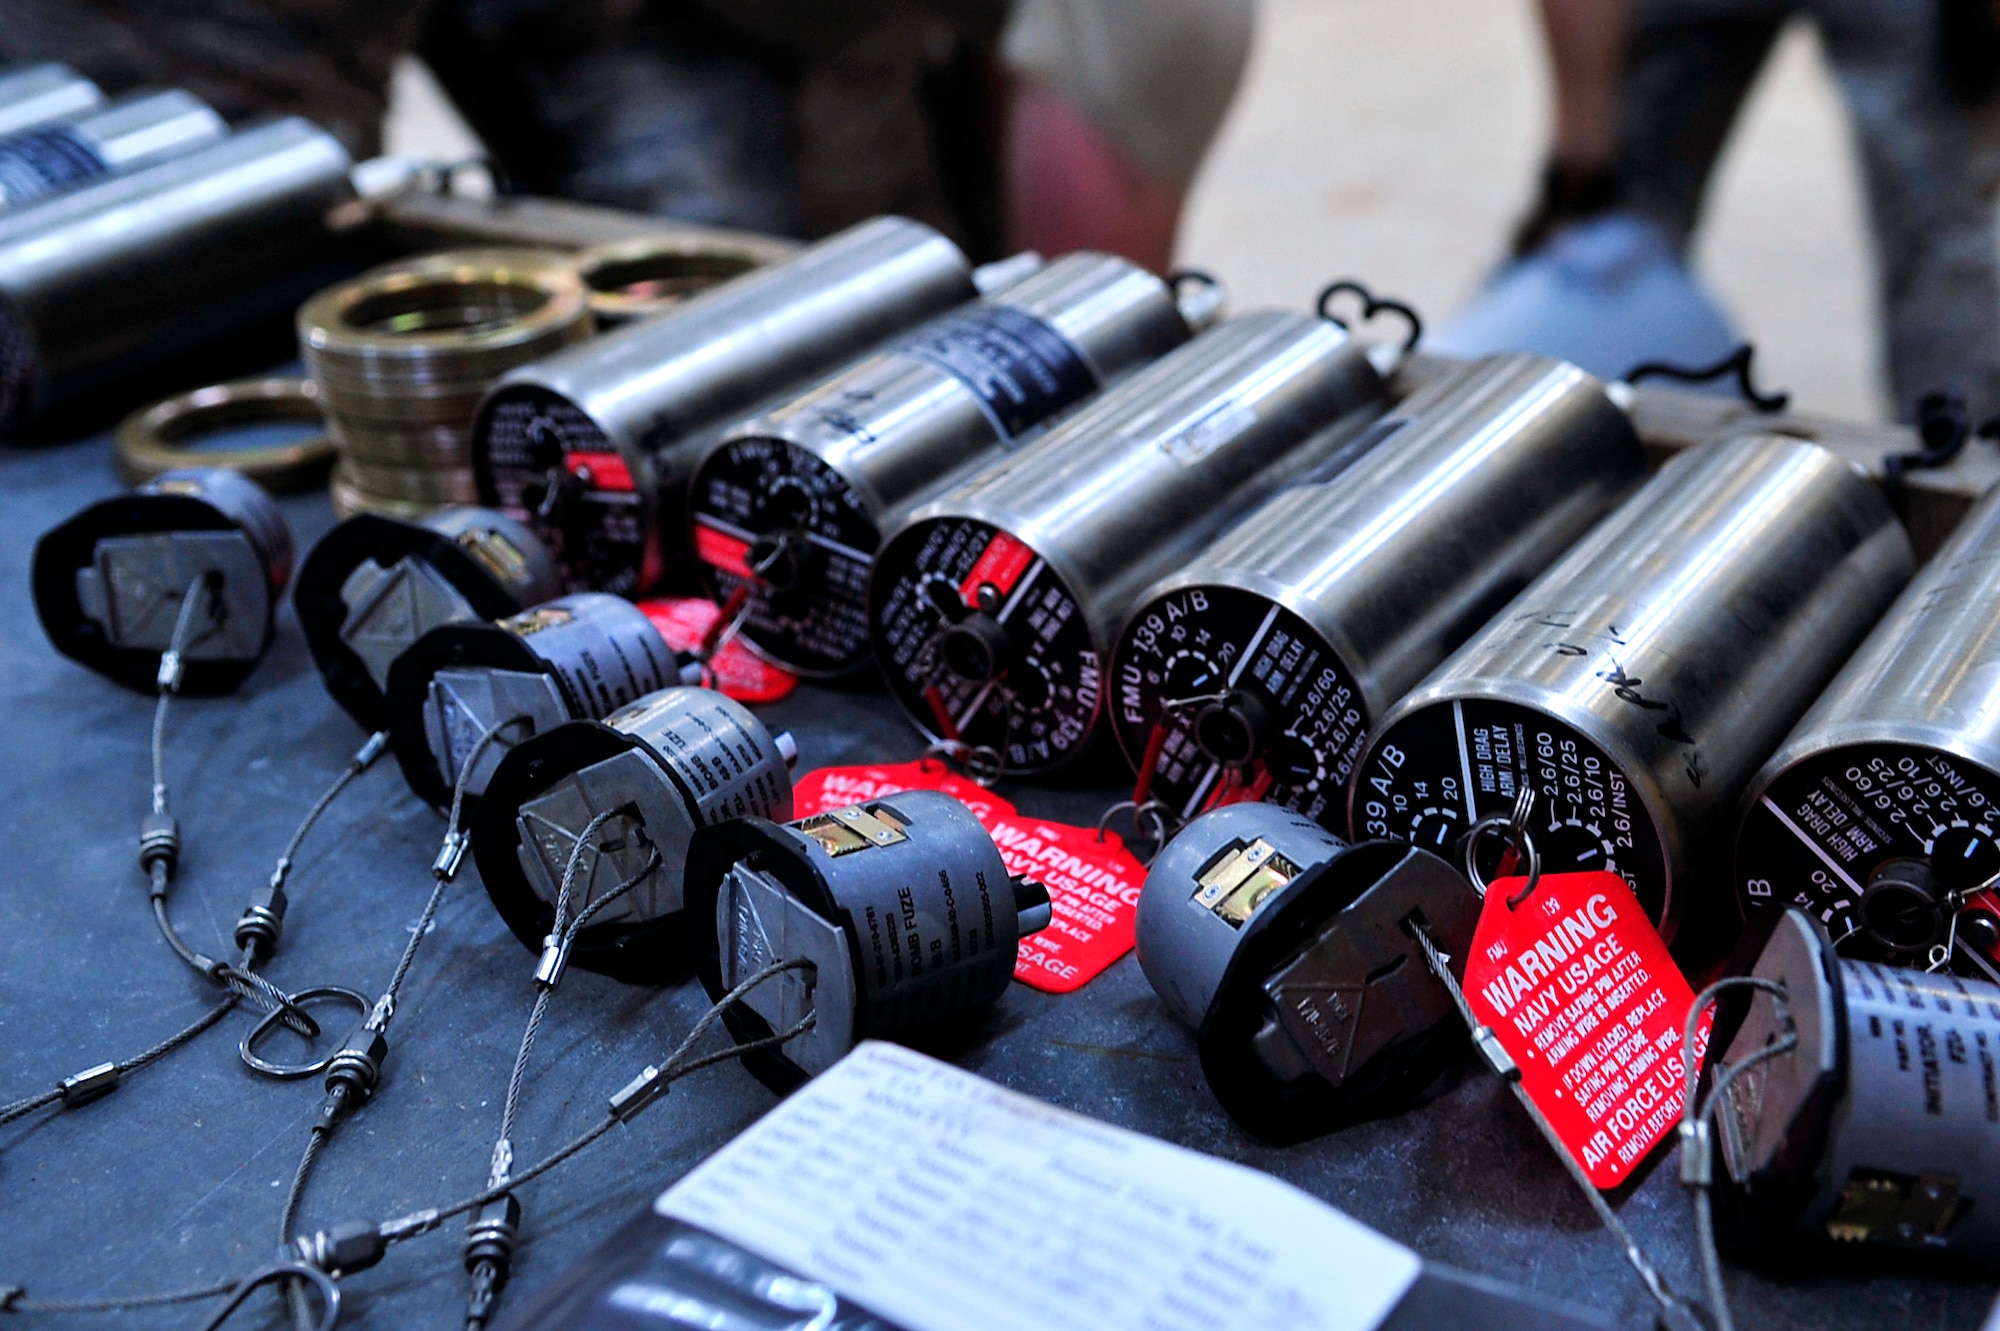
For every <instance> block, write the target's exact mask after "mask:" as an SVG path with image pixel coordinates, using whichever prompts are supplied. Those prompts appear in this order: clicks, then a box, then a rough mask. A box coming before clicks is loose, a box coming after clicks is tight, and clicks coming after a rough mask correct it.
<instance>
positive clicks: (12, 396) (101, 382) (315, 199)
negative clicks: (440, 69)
mask: <svg viewBox="0 0 2000 1331" xmlns="http://www.w3.org/2000/svg"><path fill="white" fill-rule="evenodd" d="M349 167H350V163H349V161H348V157H347V152H346V150H345V149H344V148H342V147H341V146H340V141H339V140H338V139H335V138H334V137H333V136H332V135H330V134H328V133H326V132H325V131H324V130H321V129H319V128H317V127H315V126H313V125H311V124H308V123H307V122H306V121H303V120H298V119H285V120H277V121H273V122H271V123H269V124H265V125H260V126H257V127H256V128H253V129H246V130H242V131H240V132H238V133H236V134H232V135H230V136H229V137H228V138H225V139H222V140H221V141H219V142H216V143H212V144H209V145H208V146H206V147H203V148H198V149H195V150H194V151H192V152H186V153H183V154H181V155H180V156H178V157H173V158H170V159H168V160H167V161H164V162H156V163H154V164H153V165H151V166H148V167H143V168H141V169H139V170H137V171H132V172H129V173H127V174H125V175H118V176H110V177H107V178H105V179H103V180H98V181H95V182H93V183H91V184H89V185H85V186H83V187H82V188H80V189H74V190H71V191H69V192H68V193H66V194H59V195H54V196H52V197H49V198H45V199H42V200H40V201H38V202H35V203H31V204H28V205H26V206H24V207H20V208H15V209H12V210H9V211H7V212H6V213H4V214H0V429H8V428H14V427H16V426H19V425H22V424H24V423H26V422H27V421H28V420H30V419H31V418H33V417H34V416H36V415H37V414H39V413H41V412H43V411H46V410H48V409H49V408H52V407H56V406H59V405H61V404H63V403H65V402H70V401H73V400H75V399H77V398H79V397H81V396H83V395H85V394H89V393H95V392H98V391H101V390H103V389H105V388H106V387H108V386H112V385H115V384H117V383H118V381H119V380H120V379H121V378H123V377H125V376H129V375H132V374H135V373H137V372H139V371H141V370H145V369H149V368H152V367H153V366H156V365H159V364H161V363H163V362H165V361H167V360H169V359H171V358H173V357H175V356H180V355H185V354H187V353H190V352H192V351H195V350H198V349H199V348H201V347H203V346H205V345H208V344H210V343H213V342H215V341H217V340H219V339H222V338H224V337H227V336H229V335H231V334H235V333H240V332H243V331H244V330H246V329H250V328H254V327H256V326H257V325H259V324H260V323H262V322H264V321H267V320H270V319H272V318H274V317H275V316H279V315H282V314H284V313H286V312H288V311H290V310H291V309H292V308H293V307H295V306H296V305H297V304H298V302H299V301H300V300H301V299H303V298H304V297H305V296H306V295H307V294H308V293H309V292H311V291H313V290H314V289H315V288H317V287H319V286H321V285H324V283H325V281H326V280H327V278H328V277H329V276H331V275H332V273H333V271H334V268H335V266H336V264H337V262H338V260H339V247H338V245H337V243H336V239H335V237H334V235H333V233H332V232H331V231H330V230H329V227H328V215H329V214H330V213H332V212H333V211H334V210H335V209H336V208H338V207H339V206H340V205H342V204H345V203H348V202H350V201H352V199H353V198H354V189H353V186H352V184H351V183H350V182H349V179H348V171H349Z"/></svg>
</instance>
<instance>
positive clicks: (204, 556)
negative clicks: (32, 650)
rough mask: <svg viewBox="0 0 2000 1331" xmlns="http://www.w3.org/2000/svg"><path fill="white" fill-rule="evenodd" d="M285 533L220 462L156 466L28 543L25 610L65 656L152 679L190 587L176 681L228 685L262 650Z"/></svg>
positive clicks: (285, 559) (140, 685)
mask: <svg viewBox="0 0 2000 1331" xmlns="http://www.w3.org/2000/svg"><path fill="white" fill-rule="evenodd" d="M291 576H292V533H291V528H290V527H288V526H286V524H285V515H284V513H283V512H282V511H281V510H280V509H279V508H278V505H277V503H276V502H275V501H273V500H272V498H271V496H269V495H268V494H266V493H264V491H263V490H262V489H260V488H259V487H258V486H257V484H256V482H254V481H250V480H246V479H245V478H243V477H242V476H239V475H237V474H236V473H235V472H233V471H226V470H223V469H221V468H187V469H184V470H179V471H169V472H164V473H162V474H161V475H159V476H157V477H155V478H154V479H153V480H151V481H149V482H147V483H146V484H145V485H143V486H141V487H140V488H139V489H138V490H136V491H134V492H132V493H131V494H124V495H118V496H116V497H114V498H111V499H105V500H100V501H99V502H98V503H95V504H92V505H91V506H90V507H88V508H86V509H84V510H83V511H82V512H81V513H78V514H77V515H76V516H75V517H72V518H70V519H69V520H68V521H67V522H64V523H63V524H62V525H61V526H58V527H56V528H54V529H53V530H51V531H49V532H47V533H45V534H44V535H43V536H42V538H41V539H40V540H39V541H37V542H36V543H35V554H34V573H33V579H34V592H35V609H36V612H37V613H38V614H39V615H40V616H41V620H42V627H43V629H44V630H45V631H46V632H47V633H48V635H49V642H50V643H51V644H53V645H54V647H55V649H56V650H57V651H59V652H61V653H62V654H63V655H64V656H67V657H70V658H71V659H73V660H76V661H80V662H82V663H83V664H84V665H86V666H89V667H90V668H91V669H92V670H95V671H98V672H99V673H101V674H104V675H108V676H110V677H111V678H112V679H115V680H117V681H118V682H119V683H121V684H124V685H126V686H127V687H129V688H134V689H139V690H141V691H142V692H146V693H151V692H153V691H154V690H155V689H156V688H157V687H159V683H158V681H159V678H160V671H161V669H162V666H161V660H160V658H161V654H162V653H163V652H165V651H167V650H168V648H169V647H171V646H172V644H173V640H174V632H175V628H176V625H177V624H178V623H179V621H180V618H181V614H182V608H183V603H184V601H185V600H186V598H187V596H188V594H189V589H190V588H192V587H194V586H195V585H196V583H197V582H199V584H200V590H199V591H197V592H196V593H195V594H196V595H199V596H201V597H203V598H204V602H203V604H202V605H200V606H198V607H196V608H195V609H194V611H193V612H192V614H193V619H192V621H191V622H190V624H189V627H188V631H187V634H186V635H185V636H184V638H183V641H182V644H181V648H180V659H181V661H182V662H183V665H182V667H181V669H182V675H181V679H180V683H179V686H178V687H179V689H180V691H182V692H185V693H226V692H228V691H229V690H230V689H233V688H235V687H236V686H237V685H238V684H240V683H242V682H243V680H244V678H245V677H246V676H248V675H249V673H250V672H251V671H252V670H254V669H256V666H257V663H258V662H259V661H261V660H263V659H264V653H265V652H267V651H269V650H270V648H271V635H272V632H273V629H274V626H275V624H276V619H277V605H278V600H279V598H280V597H281V596H282V595H283V594H284V590H285V586H286V584H287V583H288V582H289V581H290V580H291Z"/></svg>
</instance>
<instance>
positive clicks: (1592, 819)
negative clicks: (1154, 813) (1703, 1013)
mask: <svg viewBox="0 0 2000 1331" xmlns="http://www.w3.org/2000/svg"><path fill="white" fill-rule="evenodd" d="M1913 563H1914V559H1913V556H1912V555H1911V553H1910V541H1909V537H1908V536H1907V535H1905V534H1904V532H1903V528H1902V526H1901V524H1900V523H1898V522H1897V521H1896V518H1895V515H1894V513H1892V512H1891V511H1890V509H1889V506H1888V504H1887V502H1886V501H1884V499H1883V498H1882V495H1881V493H1880V492H1879V491H1878V490H1877V489H1876V488H1875V486H1874V485H1873V484H1872V483H1870V481H1869V480H1868V478H1867V476H1866V475H1864V474H1863V473H1862V472H1861V471H1860V469H1858V468H1857V467H1855V466H1854V465H1853V464H1851V463H1848V462H1844V461H1842V460H1841V459H1840V458H1838V457H1836V456H1835V455H1833V454H1832V453H1829V452H1828V451H1827V450H1825V449H1823V448H1821V447H1819V446H1818V445H1816V444H1809V443H1805V442H1803V441H1801V440H1798V439H1793V438H1787V437H1783V436H1778V435H1747V436H1741V437H1737V438H1733V439H1722V440H1716V441H1713V442H1710V443H1707V444H1704V445H1702V446H1701V447H1699V448H1696V449H1693V450H1691V451H1690V452H1687V453H1683V454H1682V455H1680V456H1679V457H1677V458H1675V459H1674V460H1672V461H1671V462H1669V463H1668V464H1667V465H1666V466H1665V467H1663V468H1662V469H1661V470H1660V472H1659V473H1658V474H1657V475H1656V476H1654V477H1653V479H1652V480H1650V481H1648V482H1647V483H1646V484H1645V485H1644V486H1642V487H1641V488H1640V489H1639V490H1638V492H1637V493H1635V494H1634V495H1633V496H1632V497H1631V498H1630V499H1628V500H1627V501H1626V502H1625V503H1624V504H1623V505H1621V506H1620V507H1619V508H1618V510H1617V511H1616V512H1614V513H1613V514H1612V515H1611V516H1610V517H1608V518H1606V519H1605V520H1604V521H1603V522H1602V523H1600V524H1599V525H1598V527H1597V528H1596V529H1595V530H1594V531H1592V532H1591V534H1590V535H1589V536H1588V537H1586V538H1585V539H1584V540H1583V541H1582V542H1581V543H1580V544H1578V545H1577V546H1576V547H1575V548H1574V549H1572V550H1571V551H1570V552H1569V554H1567V555H1566V556H1564V557H1563V559H1562V560H1561V561H1560V562H1559V563H1557V564H1556V565H1555V566H1554V567H1553V568H1551V569H1549V571H1548V572H1546V573H1544V574H1543V575H1542V576H1541V577H1540V578H1538V579H1536V581H1535V582H1534V583H1533V584H1532V585H1531V586H1530V587H1529V588H1528V590H1527V591H1525V592H1523V593H1522V594H1521V595H1520V596H1519V597H1518V598H1516V599H1515V601H1514V602H1513V604H1511V605H1509V606H1508V607H1507V608H1506V609H1505V610H1504V611H1502V612H1501V613H1500V615H1499V616H1497V617H1496V618H1495V619H1494V620H1493V621H1492V622H1491V623H1490V624H1488V625H1487V626H1486V627H1485V628H1483V629H1482V630H1480V631H1479V633H1477V634H1476V635H1474V636H1473V638H1472V639H1471V640H1470V641H1468V642H1467V643H1466V644H1465V645H1464V646H1463V647H1461V648H1460V649H1459V650H1458V651H1457V652H1456V653H1454V654H1453V655H1452V656H1451V658H1450V659H1449V660H1447V661H1446V662H1445V663H1444V664H1443V665H1442V666H1440V667H1438V669H1437V670H1436V671H1435V672H1433V673H1432V674H1431V676H1430V677H1429V678H1428V679H1426V680H1425V681H1424V682H1423V683H1422V684H1421V685H1419V686H1418V687H1417V689H1416V690H1415V691H1413V692H1412V693H1410V694H1409V695H1408V696H1407V697H1405V698H1404V699H1403V700H1402V701H1401V702H1399V703H1397V704H1396V705H1395V706H1394V707H1392V708H1391V709H1390V710H1389V714H1388V715H1387V716H1386V717H1385V718H1384V719H1383V722H1382V725H1381V727H1380V729H1379V730H1378V731H1377V733H1376V734H1375V735H1374V736H1373V737H1372V738H1371V739H1370V741H1369V745H1368V752H1367V756H1366V757H1365V758H1364V759H1363V760H1362V762H1361V765H1360V767H1359V768H1358V769H1357V771H1356V775H1355V781H1354V786H1353V793H1352V799H1351V804H1350V814H1349V816H1350V817H1351V819H1352V825H1353V827H1354V829H1355V831H1356V833H1357V834H1359V835H1362V836H1370V837H1376V836H1392V837H1396V838H1399V839H1402V840H1406V841H1411V842H1414V843H1415V844H1417V845H1419V846H1423V847H1425V848H1427V849H1432V850H1437V851H1439V852H1441V853H1445V854H1446V855H1447V856H1449V855H1451V854H1452V853H1453V848H1454V847H1456V845H1457V844H1458V842H1459V839H1460V837H1461V836H1462V835H1463V833H1464V832H1465V831H1466V829H1467V828H1468V827H1469V826H1470V825H1471V824H1472V823H1473V822H1474V821H1476V820H1478V819H1480V818H1483V817H1485V816H1487V815H1488V814H1496V813H1498V814H1505V813H1509V812H1511V811H1512V810H1513V808H1514V806H1515V800H1516V794H1517V792H1518V790H1519V789H1520V788H1521V787H1522V786H1524V785H1525V786H1527V787H1529V788H1530V789H1532V790H1533V791H1534V797H1535V806H1534V809H1533V811H1532V821H1531V824H1530V829H1529V831H1530V835H1531V837H1532V839H1533V842H1534V846H1535V849H1536V850H1537V851H1538V852H1539V853H1540V856H1541V864H1542V869H1543V871H1544V872H1547V873H1559V872H1568V871H1573V870H1586V869H1588V870H1596V869H1611V870H1614V871H1616V872H1618V873H1620V874H1622V875H1623V876H1624V877H1625V879H1626V881H1627V882H1629V883H1630V884H1631V885H1632V889H1633V891H1634V893H1635V894H1636V895H1637V896H1638V899H1639V902H1640V904H1641V905H1642V906H1643V907H1644V908H1645V910H1646V912H1647V913H1648V915H1650V916H1651V917H1652V919H1653V920H1654V921H1655V922H1656V923H1658V924H1660V926H1661V930H1662V932H1663V933H1664V934H1666V935H1667V936H1669V937H1671V936H1672V933H1673V931H1674V929H1675V928H1676V926H1677V924H1678V923H1679V922H1680V920H1681V919H1682V918H1683V916H1684V914H1685V912H1686V911H1687V909H1688V903H1687V902H1686V900H1685V898H1686V897H1687V896H1688V895H1689V893H1688V892H1687V891H1686V890H1684V889H1683V884H1690V885H1697V886H1698V885H1701V884H1703V883H1709V884H1710V886H1709V888H1708V889H1707V890H1708V892H1709V895H1708V896H1707V897H1705V898H1704V899H1703V900H1702V901H1701V903H1700V906H1701V908H1702V910H1703V912H1704V913H1705V914H1709V915H1711V917H1712V913H1713V912H1714V911H1715V910H1716V909H1717V907H1719V906H1721V903H1720V902H1719V901H1717V900H1716V899H1715V895H1716V894H1715V893H1714V888H1713V880H1715V879H1716V878H1717V877H1719V875H1720V874H1721V873H1722V872H1723V871H1724V858H1725V856H1726V855H1727V853H1728V842H1727V838H1728V835H1729V832H1730V831H1731V830H1732V829H1731V826H1730V823H1731V820H1732V818H1733V817H1734V814H1735V811H1736V806H1737V802H1738V800H1740V799H1741V797H1742V794H1743V789H1744V787H1745V786H1746V785H1747V784H1748V783H1749V780H1750V778H1751V777H1752V776H1753V775H1754V774H1755V773H1756V770H1757V767H1758V765H1759V764H1760V763H1761V762H1763V760H1764V759H1765V758H1766V757H1767V756H1768V755H1769V754H1770V752H1771V750H1772V749H1773V748H1775V747H1776V746H1777V744H1778V742H1779V740H1780V739H1782V738H1783V736H1784V734H1785V732H1786V731H1787V730H1788V729H1790V727H1791V726H1792V724H1793V723H1794V722H1795V721H1796V720H1797V718H1798V717H1799V715H1800V714H1801V713H1803V712H1804V711H1805V709H1806V707H1807V706H1808V705H1809V704H1810V703H1811V701H1812V698H1813V697H1814V695H1816V694H1817V693H1818V692H1819V690H1820V689H1821V688H1822V687H1823V686H1824V684H1825V681H1826V680H1827V679H1828V678H1830V677H1831V676H1832V674H1833V672H1834V671H1835V670H1836V669H1838V668H1839V666H1840V663H1841V662H1842V661H1844V660H1845V659H1846V658H1847V655H1848V653H1849V652H1851V651H1852V650H1853V649H1854V647H1855V646H1856V645H1857V644H1858V643H1859V642H1860V640H1861V638H1862V637H1863V635H1865V634H1866V633H1867V631H1868V630H1869V628H1871V627H1872V626H1873V625H1874V623H1875V620H1876V619H1877V618H1878V617H1879V616H1880V615H1881V614H1882V612H1883V611H1884V610H1885V609H1887V608H1888V605H1889V603H1890V601H1892V600H1893V599H1894V598H1895V595H1896V593H1897V592H1898V591H1900V590H1901V589H1902V586H1903V584H1904V583H1905V582H1907V581H1908V580H1909V577H1910V573H1911V570H1912V565H1913ZM1500 841H1501V838H1497V837H1496V838H1489V846H1490V848H1491V849H1492V850H1493V851H1494V852H1495V854H1496V856H1497V854H1498V852H1499V849H1500ZM1493 867H1494V866H1492V865H1488V866H1486V871H1487V872H1489V873H1490V872H1492V869H1493ZM1721 908H1722V909H1724V910H1727V911H1728V913H1729V914H1730V915H1731V916H1733V915H1734V913H1735V912H1734V908H1733V907H1721Z"/></svg>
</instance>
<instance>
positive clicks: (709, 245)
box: [576, 235, 792, 327]
mask: <svg viewBox="0 0 2000 1331" xmlns="http://www.w3.org/2000/svg"><path fill="white" fill-rule="evenodd" d="M791 251H792V247H791V246H790V245H787V244H785V243H784V242H783V241H778V240H765V239H761V238H758V237H754V236H743V237H737V236H703V235H681V236H673V235H661V236H640V237H637V238H635V239H632V240H613V241H606V242H605V243H603V244H601V245H592V246H590V247H589V248H587V249H584V250H581V251H579V252H578V253H577V256H576V270H577V272H578V273H579V274H581V275H582V277H583V282H584V285H585V286H587V287H589V288H590V309H591V313H593V314H595V315H596V316H597V322H598V323H599V324H600V325H602V326H604V327H610V326H612V325H615V324H622V323H630V322H632V321H633V320H635V319H644V318H647V317H649V316H651V315H655V314H658V313H660V312H661V311H663V310H670V309H672V308H673V307H674V306H676V305H679V304H680V303H681V302H682V301H684V300H686V299H688V297H690V296H694V295H697V294H699V293H701V292H703V291H706V290H707V289H708V288H710V287H712V286H718V285H720V284H721V283H723V282H727V281H728V280H729V279H730V278H732V277H740V276H742V275H743V274H744V273H747V272H749V271H750V270H751V269H753V268H761V267H762V266H763V265H765V264H767V263H770V262H771V261H772V260H774V259H778V258H782V257H783V256H785V255H786V254H789V253H791Z"/></svg>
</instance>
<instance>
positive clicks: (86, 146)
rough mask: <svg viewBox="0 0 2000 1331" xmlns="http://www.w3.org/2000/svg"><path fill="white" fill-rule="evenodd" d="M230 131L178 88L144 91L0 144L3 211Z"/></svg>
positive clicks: (163, 157)
mask: <svg viewBox="0 0 2000 1331" xmlns="http://www.w3.org/2000/svg"><path fill="white" fill-rule="evenodd" d="M228 133H229V126H228V125H226V124H224V123H223V120H222V117H221V116H219V115H217V114H216V113H215V112H214V110H213V109H211V108H210V107H209V105H208V103H206V102H204V101H202V100H201V99H200V98H199V97H195V96H193V95H191V94H189V93H185V92H181V91H179V90H178V89H168V90H167V91H165V92H142V93H136V94H134V95H133V96H130V97H122V98H120V99H119V100H118V101H116V102H113V103H112V104H111V105H109V106H105V107H99V108H95V109H92V110H89V111H85V112H83V113H81V114H79V115H75V116H73V117H67V118H64V119H61V120H52V121H49V122H47V123H45V124H39V125H33V126H29V127H27V128H24V129H18V130H15V131H14V132H12V133H11V134H8V135H7V136H6V137H5V138H0V208H15V207H19V206H20V205H21V204H24V203H32V202H33V201H34V200H36V199H39V198H43V197H44V196H46V195H50V194H60V193H62V192H63V191H65V190H71V189H75V188H77V187H78V186H79V185H84V184H88V183H89V182H90V181H93V180H97V179H99V178H100V177H103V176H110V175H116V174H118V173H119V172H121V171H135V170H137V169H138V168H140V167H142V166H145V165H147V164H148V163H151V162H159V161H164V160H166V159H167V158H169V157H176V156H179V155H180V154H181V153H184V152H188V151H190V150H192V149H195V148H199V147H201V146H202V145H204V144H209V143H214V142H215V141H216V140H217V139H220V138H222V137H223V136H224V135H226V134H228Z"/></svg>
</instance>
